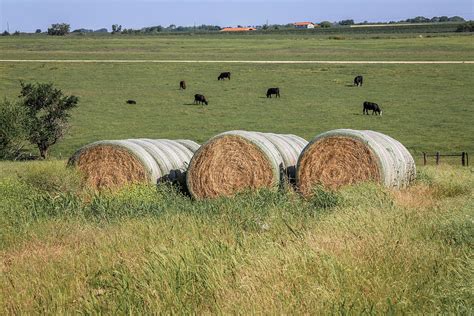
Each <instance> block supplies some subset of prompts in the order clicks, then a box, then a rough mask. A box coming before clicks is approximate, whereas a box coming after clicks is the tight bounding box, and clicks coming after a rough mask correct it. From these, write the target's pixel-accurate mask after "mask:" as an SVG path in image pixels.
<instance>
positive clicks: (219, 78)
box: [217, 72, 230, 80]
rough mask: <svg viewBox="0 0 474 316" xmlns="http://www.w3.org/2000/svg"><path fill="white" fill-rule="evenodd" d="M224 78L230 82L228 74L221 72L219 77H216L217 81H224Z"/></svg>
mask: <svg viewBox="0 0 474 316" xmlns="http://www.w3.org/2000/svg"><path fill="white" fill-rule="evenodd" d="M225 78H227V79H229V80H230V72H222V73H221V74H220V75H219V77H217V80H224V79H225Z"/></svg>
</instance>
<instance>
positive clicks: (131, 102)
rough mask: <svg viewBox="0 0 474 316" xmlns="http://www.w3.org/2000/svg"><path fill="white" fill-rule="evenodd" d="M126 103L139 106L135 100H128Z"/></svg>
mask: <svg viewBox="0 0 474 316" xmlns="http://www.w3.org/2000/svg"><path fill="white" fill-rule="evenodd" d="M126 103H127V104H137V101H135V100H127V101H126Z"/></svg>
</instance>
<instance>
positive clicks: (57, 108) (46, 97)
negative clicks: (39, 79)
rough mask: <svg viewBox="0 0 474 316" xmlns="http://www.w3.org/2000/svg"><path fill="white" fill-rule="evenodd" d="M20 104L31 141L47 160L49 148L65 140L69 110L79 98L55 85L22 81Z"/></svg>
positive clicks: (75, 104)
mask: <svg viewBox="0 0 474 316" xmlns="http://www.w3.org/2000/svg"><path fill="white" fill-rule="evenodd" d="M19 98H20V105H21V106H23V107H24V109H25V113H26V120H27V122H26V124H27V133H28V140H29V141H30V142H31V143H32V144H34V145H36V146H37V147H38V150H39V152H40V156H41V157H42V158H43V159H44V158H46V157H47V155H48V150H49V148H50V147H51V146H52V145H54V144H56V143H57V142H58V141H59V140H60V139H62V138H63V137H64V135H65V133H66V131H67V130H68V127H69V124H68V121H69V118H70V114H69V111H70V110H71V109H73V108H74V107H76V106H77V103H78V101H79V98H78V97H76V96H73V95H71V96H65V95H64V94H63V92H62V91H61V90H60V89H56V88H54V86H53V84H52V83H33V84H31V83H28V84H25V83H23V82H21V92H20V96H19Z"/></svg>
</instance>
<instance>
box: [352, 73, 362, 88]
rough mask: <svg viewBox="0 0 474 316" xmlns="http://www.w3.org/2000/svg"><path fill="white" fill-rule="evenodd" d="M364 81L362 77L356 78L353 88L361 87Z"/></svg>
mask: <svg viewBox="0 0 474 316" xmlns="http://www.w3.org/2000/svg"><path fill="white" fill-rule="evenodd" d="M363 81H364V77H362V76H357V77H355V78H354V86H358V87H359V86H361V87H362V83H363Z"/></svg>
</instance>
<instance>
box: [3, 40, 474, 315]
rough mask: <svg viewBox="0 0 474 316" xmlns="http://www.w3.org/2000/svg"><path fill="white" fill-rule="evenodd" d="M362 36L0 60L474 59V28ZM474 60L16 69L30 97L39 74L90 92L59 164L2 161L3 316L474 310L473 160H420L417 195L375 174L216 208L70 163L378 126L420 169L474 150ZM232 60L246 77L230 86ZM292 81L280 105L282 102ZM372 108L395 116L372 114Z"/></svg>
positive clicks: (26, 43)
mask: <svg viewBox="0 0 474 316" xmlns="http://www.w3.org/2000/svg"><path fill="white" fill-rule="evenodd" d="M338 36H340V35H338ZM343 37H344V38H345V39H342V40H335V39H329V38H327V37H324V36H316V35H314V34H311V33H301V34H293V33H292V34H285V33H282V34H255V35H242V36H224V35H219V34H216V35H199V36H198V35H181V36H176V35H166V36H148V37H144V36H142V37H126V36H123V37H111V36H106V37H102V36H93V37H89V36H84V37H80V36H71V37H66V38H47V37H42V36H31V37H30V36H25V37H23V36H20V37H8V38H5V37H0V59H27V58H28V59H43V58H44V59H182V60H185V59H202V60H232V59H235V60H338V59H340V60H474V58H473V57H474V56H473V50H472V47H473V46H472V43H473V42H472V36H445V35H443V36H440V37H429V38H427V37H426V36H425V37H424V38H419V37H418V34H411V35H410V34H403V36H400V37H398V36H396V38H391V37H392V35H387V34H385V35H384V34H381V35H380V38H379V35H377V33H375V34H371V35H370V36H369V37H376V38H369V37H360V34H356V35H351V34H348V35H344V36H343ZM473 70H474V65H473V64H459V65H398V64H397V65H363V64H361V65H317V64H313V65H272V64H258V65H257V64H255V65H250V64H218V63H213V64H179V63H171V64H151V63H150V64H127V63H123V64H122V63H121V64H114V63H111V64H66V63H2V62H0V97H7V98H9V99H15V98H16V97H17V95H18V93H19V81H20V80H25V81H28V82H29V81H40V82H53V83H55V84H56V85H57V86H58V87H59V88H61V89H63V91H64V92H65V93H67V94H75V95H77V96H79V97H80V104H79V107H78V108H77V109H76V110H74V112H73V114H72V122H71V123H72V128H71V130H70V133H69V134H68V135H67V137H66V138H65V139H64V140H63V141H62V142H61V143H59V144H58V145H56V146H55V147H53V150H52V156H53V160H51V161H43V162H0V314H2V315H3V314H32V313H49V314H57V313H61V314H71V313H86V314H91V313H93V314H98V313H100V314H124V313H152V312H155V313H157V312H162V313H224V314H228V313H240V314H247V313H270V314H275V313H285V314H295V313H298V314H303V313H305V314H309V313H311V314H314V313H317V314H325V313H353V314H360V313H366V314H381V313H397V314H402V313H406V314H412V313H417V314H422V313H423V314H433V313H435V314H436V313H448V314H472V313H473V309H474V301H473V297H474V295H473V294H474V293H473V290H472V289H473V279H472V272H473V260H474V252H473V236H474V225H473V223H474V213H473V209H474V190H473V188H474V170H473V169H472V167H470V168H461V167H458V166H448V165H443V166H440V167H438V168H434V167H429V166H428V167H420V168H418V169H419V174H418V179H417V181H416V183H415V184H414V186H412V187H411V188H409V189H406V190H403V191H400V192H397V191H390V190H388V189H385V188H382V187H380V186H377V185H374V184H361V185H357V186H353V187H347V188H344V189H342V190H341V191H340V192H329V191H324V190H318V191H317V194H316V195H315V196H314V197H313V198H312V199H310V200H304V199H302V198H300V197H299V195H297V194H296V193H294V192H293V191H292V190H291V189H289V188H288V189H287V190H284V191H283V192H278V193H275V192H266V191H261V192H254V193H244V194H241V195H239V196H237V197H234V198H226V199H217V200H213V201H205V202H197V201H193V200H191V199H190V198H188V197H186V196H182V195H181V194H180V193H178V192H177V191H175V190H174V189H173V188H170V187H167V186H160V187H158V188H156V187H149V186H137V187H129V188H124V189H123V190H121V191H119V192H115V193H108V192H103V193H100V194H99V193H94V192H90V191H89V190H88V189H87V188H85V187H84V185H83V183H82V181H81V179H80V177H79V176H78V175H77V174H75V173H74V172H73V171H72V170H66V169H65V168H64V165H65V159H67V158H68V157H69V156H70V155H71V154H72V153H73V152H74V151H75V150H76V149H78V148H79V147H80V146H82V145H84V144H87V143H89V142H92V141H96V140H101V139H121V138H134V137H150V138H172V139H173V138H189V139H193V140H196V141H198V142H204V141H206V140H207V139H208V138H209V137H211V136H213V135H215V134H217V133H220V132H223V131H226V130H231V129H247V130H256V131H271V132H277V133H293V134H297V135H299V136H302V137H304V138H306V139H311V138H312V137H313V136H315V135H316V134H318V133H320V132H323V131H327V130H330V129H335V128H355V129H373V130H377V131H380V132H383V133H386V134H388V135H390V136H392V137H394V138H396V139H398V140H399V141H401V142H402V143H403V144H404V145H405V146H406V147H407V148H408V149H409V150H410V151H411V152H412V153H413V154H414V155H415V158H416V160H417V161H418V162H420V153H421V152H422V151H438V150H439V151H441V152H449V151H468V152H470V153H473V152H474V139H473V135H474V125H473V124H472V122H473V121H474V92H473V91H474V90H473V89H472V82H473V79H474V71H473ZM221 71H231V72H232V80H231V81H225V82H218V81H217V76H218V74H219V73H220V72H221ZM358 74H362V75H364V78H365V80H364V86H363V87H362V88H355V87H353V86H352V85H351V84H352V80H353V78H354V76H355V75H358ZM182 79H185V80H186V81H187V83H188V89H187V90H186V91H179V90H178V83H179V81H180V80H182ZM274 86H278V87H280V89H281V94H282V97H281V99H267V98H266V97H265V92H266V89H267V88H268V87H274ZM194 93H203V94H205V95H206V96H207V97H208V99H209V101H210V104H209V106H208V107H202V106H197V105H193V104H192V101H193V94H194ZM127 99H135V100H136V101H137V103H138V104H137V105H134V106H131V105H126V104H125V101H126V100H127ZM366 100H368V101H372V102H377V103H379V104H380V105H381V107H382V109H383V110H384V115H383V116H381V117H379V116H363V115H362V102H363V101H366ZM471 157H472V154H471ZM54 159H59V160H54ZM471 162H472V159H471ZM456 163H457V164H459V162H458V161H456Z"/></svg>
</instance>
